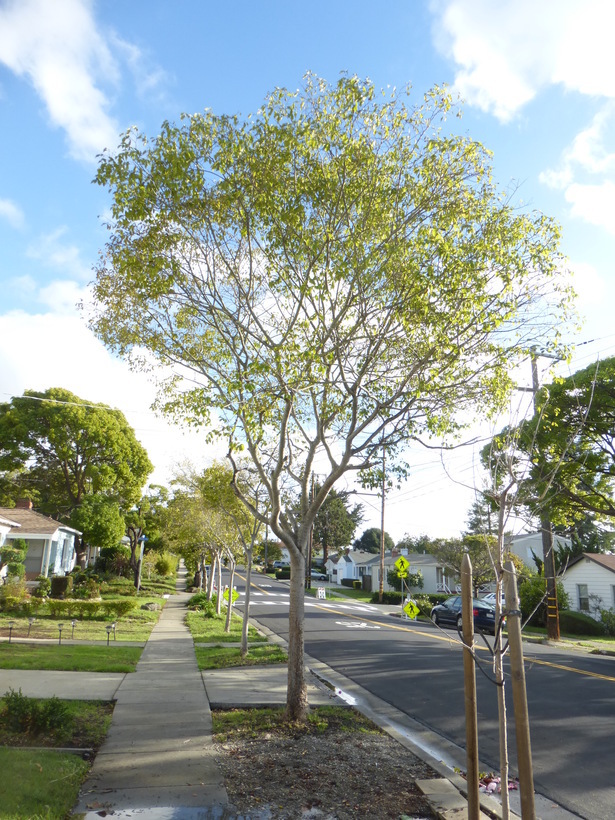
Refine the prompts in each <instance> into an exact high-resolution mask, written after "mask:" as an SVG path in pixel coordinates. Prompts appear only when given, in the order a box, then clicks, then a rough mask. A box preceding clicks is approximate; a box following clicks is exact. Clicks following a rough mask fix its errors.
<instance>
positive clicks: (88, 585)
mask: <svg viewBox="0 0 615 820" xmlns="http://www.w3.org/2000/svg"><path fill="white" fill-rule="evenodd" d="M99 595H100V587H99V585H98V584H97V583H96V581H95V580H94V578H85V579H84V580H83V581H82V582H81V583H79V584H77V586H76V587H75V588H74V589H73V596H74V597H75V598H81V599H82V600H86V601H89V600H91V599H92V598H98V597H99Z"/></svg>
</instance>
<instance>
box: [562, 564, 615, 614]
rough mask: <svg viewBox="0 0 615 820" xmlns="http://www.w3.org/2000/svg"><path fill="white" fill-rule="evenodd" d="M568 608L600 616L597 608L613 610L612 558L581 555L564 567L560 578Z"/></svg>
mask: <svg viewBox="0 0 615 820" xmlns="http://www.w3.org/2000/svg"><path fill="white" fill-rule="evenodd" d="M560 580H561V582H562V586H563V587H564V589H565V591H566V592H567V593H568V597H569V598H570V609H574V610H576V611H577V612H587V614H588V615H593V616H594V617H595V616H596V615H597V616H598V617H600V610H601V609H615V555H603V554H601V553H593V552H584V553H583V555H580V556H579V557H578V558H575V559H574V560H572V561H571V562H570V563H569V564H568V568H567V569H566V572H565V573H564V574H563V575H562V577H561V579H560Z"/></svg>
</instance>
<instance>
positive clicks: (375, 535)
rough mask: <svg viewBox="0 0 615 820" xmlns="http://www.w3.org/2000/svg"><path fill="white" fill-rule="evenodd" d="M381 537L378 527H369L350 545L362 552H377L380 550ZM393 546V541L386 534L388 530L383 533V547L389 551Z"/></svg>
mask: <svg viewBox="0 0 615 820" xmlns="http://www.w3.org/2000/svg"><path fill="white" fill-rule="evenodd" d="M381 538H382V530H381V529H379V528H378V527H369V528H368V529H366V530H365V531H364V532H363V533H362V535H360V536H359V538H357V539H356V540H355V542H354V544H353V545H352V546H353V547H354V548H355V549H356V550H362V551H363V552H373V553H374V554H377V553H379V552H380V541H381ZM394 546H395V542H394V541H393V539H392V538H391V536H390V535H389V534H388V532H386V530H385V533H384V548H385V550H388V551H389V552H390V551H391V550H392V549H393V547H394Z"/></svg>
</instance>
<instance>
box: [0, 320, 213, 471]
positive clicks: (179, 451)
mask: <svg viewBox="0 0 615 820" xmlns="http://www.w3.org/2000/svg"><path fill="white" fill-rule="evenodd" d="M0 385H2V387H1V388H0V389H1V391H2V392H1V393H0V401H8V400H9V399H10V398H11V396H19V395H21V394H22V393H23V391H24V390H26V389H32V390H46V389H47V388H49V387H64V388H66V389H67V390H70V391H71V392H73V393H75V395H77V396H79V398H81V399H83V400H84V401H91V402H103V403H105V404H108V405H109V406H111V407H117V408H119V409H120V410H122V412H123V413H124V414H125V416H126V418H127V420H128V422H129V424H130V425H131V426H132V427H133V429H134V430H135V433H136V435H137V437H138V438H139V440H140V441H141V442H142V443H143V445H144V447H145V449H146V450H147V452H148V455H149V457H150V460H151V461H152V463H153V464H154V466H155V468H156V470H155V472H154V474H153V475H152V476H150V479H149V480H150V482H155V483H161V484H164V483H167V482H168V481H169V480H170V478H171V476H172V474H173V472H174V468H175V467H176V465H177V464H179V463H180V462H181V461H184V460H190V461H191V462H192V463H194V464H195V466H196V467H197V468H201V467H203V466H205V464H206V463H207V462H208V461H209V460H211V459H212V458H214V457H216V456H217V457H223V456H224V452H223V451H221V450H218V451H216V449H214V448H212V447H210V446H208V445H206V444H205V442H204V439H205V434H204V432H198V431H196V432H195V431H184V430H182V428H180V427H178V426H175V425H172V424H169V423H168V422H167V421H166V420H165V419H161V418H159V417H158V416H156V415H155V414H154V413H153V412H152V411H151V409H150V406H151V404H152V403H153V401H154V396H155V387H154V385H153V384H152V383H151V382H150V381H149V380H148V379H147V377H146V376H145V375H144V374H142V373H135V372H132V371H131V370H130V369H129V368H128V366H127V365H126V363H125V362H123V361H121V360H119V359H116V358H115V357H113V356H112V355H111V354H110V353H109V352H108V351H107V350H106V349H105V347H104V346H103V345H102V344H101V343H100V342H99V341H98V340H97V339H96V337H95V336H94V335H93V334H92V333H91V332H90V331H89V330H88V328H87V327H86V326H85V323H84V322H83V320H82V319H81V317H79V316H77V315H76V314H75V311H73V313H72V315H70V316H69V315H54V314H52V313H39V314H30V313H25V312H24V311H12V312H10V313H7V314H5V315H0Z"/></svg>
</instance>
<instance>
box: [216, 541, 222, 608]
mask: <svg viewBox="0 0 615 820" xmlns="http://www.w3.org/2000/svg"><path fill="white" fill-rule="evenodd" d="M214 564H215V565H216V575H217V578H218V594H217V595H216V615H221V614H222V561H221V558H220V553H219V552H217V553H216V557H215V560H214Z"/></svg>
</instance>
